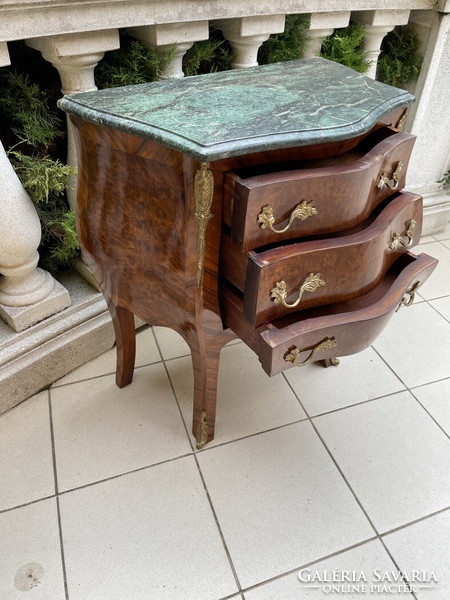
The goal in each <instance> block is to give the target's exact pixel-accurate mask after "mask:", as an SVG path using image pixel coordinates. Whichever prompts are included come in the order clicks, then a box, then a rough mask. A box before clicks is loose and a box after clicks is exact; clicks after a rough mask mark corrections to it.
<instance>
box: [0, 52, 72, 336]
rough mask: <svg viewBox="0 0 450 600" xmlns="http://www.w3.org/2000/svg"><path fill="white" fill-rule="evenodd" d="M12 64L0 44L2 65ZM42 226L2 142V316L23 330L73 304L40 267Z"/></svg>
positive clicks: (0, 261)
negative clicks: (38, 265) (39, 247)
mask: <svg viewBox="0 0 450 600" xmlns="http://www.w3.org/2000/svg"><path fill="white" fill-rule="evenodd" d="M8 64H9V56H8V48H7V46H6V44H0V66H6V65H8ZM40 241H41V224H40V222H39V217H38V215H37V212H36V209H35V207H34V205H33V203H32V201H31V200H30V197H29V196H28V194H27V192H26V191H25V189H24V187H23V186H22V184H21V183H20V181H19V178H18V177H17V175H16V173H15V172H14V169H13V168H12V166H11V163H10V162H9V160H8V157H7V155H6V152H5V150H4V148H3V146H2V144H1V143H0V274H1V275H2V277H1V278H0V316H1V317H2V318H3V319H4V320H5V321H6V322H7V323H8V324H9V325H10V326H11V327H12V328H13V329H14V330H15V331H22V330H23V329H26V328H27V327H30V326H31V325H34V324H35V323H38V322H39V321H42V320H43V319H45V318H47V317H49V316H50V315H53V314H55V313H57V312H59V311H61V310H63V309H64V308H67V306H69V305H70V297H69V293H68V291H67V290H66V289H65V288H64V287H63V286H62V285H61V284H60V283H58V282H57V281H56V280H55V279H54V278H53V277H52V276H51V275H50V273H47V271H44V270H42V269H39V268H37V264H38V261H39V253H38V251H37V248H38V246H39V243H40Z"/></svg>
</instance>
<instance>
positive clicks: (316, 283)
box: [270, 273, 325, 308]
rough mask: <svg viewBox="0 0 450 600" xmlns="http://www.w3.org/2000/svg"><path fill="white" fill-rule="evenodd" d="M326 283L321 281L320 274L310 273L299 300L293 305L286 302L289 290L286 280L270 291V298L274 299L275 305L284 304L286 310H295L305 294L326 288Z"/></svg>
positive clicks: (301, 287) (302, 287)
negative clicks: (322, 287)
mask: <svg viewBox="0 0 450 600" xmlns="http://www.w3.org/2000/svg"><path fill="white" fill-rule="evenodd" d="M324 285H325V281H323V280H322V279H320V273H316V275H314V273H310V274H309V275H308V277H307V278H306V279H305V281H304V282H303V283H302V285H301V286H300V288H299V290H298V298H297V300H296V301H295V302H293V303H292V304H288V303H287V302H286V298H287V289H286V282H285V281H284V279H282V280H281V281H277V282H276V284H275V287H274V288H272V289H271V290H270V297H271V298H272V299H273V301H274V302H275V304H282V305H283V306H285V307H286V308H295V307H296V306H298V305H299V304H300V300H301V299H302V296H303V292H315V291H316V290H317V288H318V287H321V286H324Z"/></svg>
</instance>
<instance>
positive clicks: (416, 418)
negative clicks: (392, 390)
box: [314, 392, 450, 532]
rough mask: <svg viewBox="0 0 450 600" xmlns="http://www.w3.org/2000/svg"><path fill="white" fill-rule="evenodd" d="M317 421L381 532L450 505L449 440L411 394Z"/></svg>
mask: <svg viewBox="0 0 450 600" xmlns="http://www.w3.org/2000/svg"><path fill="white" fill-rule="evenodd" d="M314 422H315V423H316V425H317V427H318V430H319V432H320V434H321V436H322V438H323V439H324V441H325V443H326V444H327V446H328V448H329V449H330V452H331V453H332V454H333V456H334V457H335V459H336V461H337V463H338V465H339V466H340V467H341V468H342V471H343V473H344V475H345V477H346V478H347V480H348V482H349V484H350V485H351V487H352V489H353V490H354V492H355V494H356V496H357V497H358V498H359V499H360V501H361V503H362V505H363V506H364V508H365V509H366V510H367V513H368V515H369V517H370V518H371V519H372V521H373V523H374V525H375V527H376V528H377V529H378V531H379V532H385V531H388V530H390V529H393V528H395V527H399V526H400V525H404V524H406V523H408V522H410V521H413V520H415V519H418V518H420V517H423V516H424V515H427V514H430V513H432V512H434V511H436V510H439V509H441V508H443V507H445V506H448V505H449V504H450V440H449V439H448V438H447V437H446V436H445V434H444V433H443V432H442V431H441V430H440V429H439V427H438V426H437V425H436V423H434V421H433V420H432V419H431V418H430V417H429V415H427V413H426V412H425V411H424V410H423V408H422V407H421V406H420V405H419V403H418V402H417V401H416V400H415V399H414V398H413V397H412V395H411V394H410V393H409V392H401V393H400V394H395V395H394V396H388V397H387V398H382V399H379V400H374V401H373V402H368V403H366V404H361V405H359V406H353V407H351V408H347V409H344V410H342V411H339V412H335V413H331V414H328V415H324V416H321V417H317V418H315V419H314Z"/></svg>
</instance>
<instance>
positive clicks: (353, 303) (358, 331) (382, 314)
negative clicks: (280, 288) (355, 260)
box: [221, 252, 437, 376]
mask: <svg viewBox="0 0 450 600" xmlns="http://www.w3.org/2000/svg"><path fill="white" fill-rule="evenodd" d="M436 264H437V260H436V259H434V258H432V257H430V256H428V255H426V254H421V255H419V256H414V255H413V254H411V253H409V252H408V253H406V254H404V255H403V256H401V257H400V258H399V260H398V261H397V262H396V263H394V265H393V267H392V268H391V269H390V270H389V271H388V272H387V273H386V275H385V277H384V278H383V279H382V281H381V282H380V283H379V284H378V286H377V287H376V288H374V289H373V290H371V291H370V292H368V293H367V294H364V295H362V296H360V297H358V298H354V299H352V300H349V301H346V302H339V303H335V304H334V305H331V306H327V307H321V308H315V309H310V310H306V311H304V312H303V313H302V314H301V316H300V317H299V316H298V315H297V317H296V318H295V319H292V317H290V318H288V317H285V318H283V319H278V320H277V321H274V322H272V323H268V324H266V325H264V326H262V327H260V328H259V329H255V328H254V327H252V326H251V325H250V324H249V323H248V322H247V320H246V319H245V317H244V316H243V304H242V298H240V297H239V295H238V294H236V293H235V292H233V291H232V290H231V289H230V288H228V287H227V286H226V285H223V286H222V288H221V303H222V314H223V317H224V322H225V323H226V324H227V325H228V326H229V327H230V328H232V329H233V331H235V332H236V333H237V335H238V336H239V337H240V338H241V339H242V340H243V341H244V342H245V343H246V344H247V345H248V346H250V347H251V348H252V349H253V350H254V351H255V352H256V354H257V355H258V356H259V359H260V361H261V364H262V367H263V369H264V370H265V371H266V373H267V374H268V375H271V376H272V375H276V374H277V373H279V372H280V371H284V370H285V369H287V368H291V367H292V366H293V365H292V364H291V363H288V362H286V361H285V356H286V354H287V353H288V352H289V350H291V349H292V348H293V347H294V346H297V347H298V348H299V349H300V350H301V353H300V354H299V360H300V361H302V360H305V359H306V358H307V357H308V355H309V354H310V353H311V351H312V349H313V348H314V347H315V346H316V345H317V344H319V343H320V342H322V341H323V340H324V339H327V338H335V340H336V342H337V345H336V346H333V347H331V348H329V349H327V350H325V351H323V352H320V353H318V354H317V358H316V360H317V361H319V360H324V359H328V358H333V357H335V356H345V355H347V354H355V353H356V352H360V351H361V350H364V349H365V348H367V347H368V346H369V345H370V344H371V343H372V342H373V340H374V339H375V338H376V337H377V336H378V334H379V333H380V332H381V331H382V330H383V328H384V327H385V325H386V323H387V322H388V321H389V319H390V318H391V317H392V315H393V314H394V312H395V310H396V308H397V307H398V304H399V303H400V301H401V299H402V297H403V295H404V294H405V293H406V292H407V291H408V290H409V289H411V287H412V286H413V285H414V284H415V283H416V281H419V282H420V284H423V283H424V282H425V281H426V280H427V279H428V277H429V276H430V275H431V273H432V272H433V270H434V269H435V267H436ZM408 339H409V338H408Z"/></svg>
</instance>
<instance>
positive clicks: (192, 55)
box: [183, 29, 233, 77]
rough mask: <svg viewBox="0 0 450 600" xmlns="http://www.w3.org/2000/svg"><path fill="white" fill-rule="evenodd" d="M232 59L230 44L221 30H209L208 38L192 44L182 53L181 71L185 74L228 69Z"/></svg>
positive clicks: (200, 73)
mask: <svg viewBox="0 0 450 600" xmlns="http://www.w3.org/2000/svg"><path fill="white" fill-rule="evenodd" d="M232 60H233V56H232V50H231V46H230V44H229V43H228V42H227V40H226V39H225V38H224V37H223V35H222V32H221V31H219V30H217V29H214V30H211V31H210V38H209V39H207V40H203V41H201V42H195V43H194V45H193V46H192V47H191V48H189V50H188V51H187V52H186V54H185V55H184V59H183V71H184V73H185V75H186V76H188V77H189V76H191V75H203V74H205V73H215V72H216V71H228V70H229V69H231V63H232Z"/></svg>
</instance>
